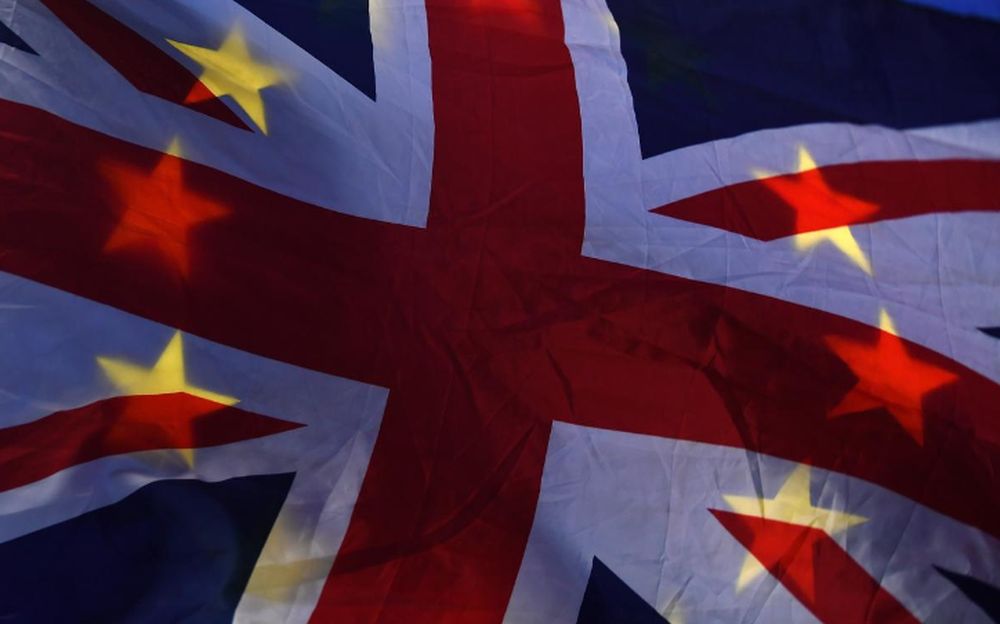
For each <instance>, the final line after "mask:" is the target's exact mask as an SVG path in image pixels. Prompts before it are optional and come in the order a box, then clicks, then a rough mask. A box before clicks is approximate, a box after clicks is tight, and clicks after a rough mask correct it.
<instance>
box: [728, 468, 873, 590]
mask: <svg viewBox="0 0 1000 624" xmlns="http://www.w3.org/2000/svg"><path fill="white" fill-rule="evenodd" d="M809 476H810V469H809V466H808V465H806V464H800V465H799V466H797V467H796V468H795V470H793V471H792V474H791V475H789V476H788V478H787V479H786V480H785V482H784V484H782V486H781V489H779V490H778V493H777V494H775V496H774V498H758V497H756V496H735V495H724V496H723V500H725V501H726V504H727V505H729V507H730V509H732V510H733V511H734V512H736V513H738V514H740V515H744V516H753V517H757V518H764V519H766V520H776V521H779V522H785V523H788V524H798V525H802V526H805V527H810V528H813V529H820V530H823V531H825V532H826V533H827V534H828V535H830V536H833V535H836V534H838V533H841V532H843V531H846V530H847V529H849V528H850V527H852V526H855V525H857V524H861V523H862V522H865V521H867V518H864V517H862V516H857V515H854V514H849V513H846V512H842V511H837V510H835V509H826V508H822V507H816V506H814V505H813V504H812V497H811V496H810V493H809ZM781 546H782V547H784V546H785V545H781ZM802 556H803V562H802V564H803V565H805V566H807V567H809V568H810V569H811V566H812V559H811V557H812V554H811V552H810V551H808V550H807V551H804V552H803V553H802ZM764 572H766V570H765V568H764V566H763V565H761V563H760V561H758V560H757V558H756V557H755V556H754V554H753V553H752V552H749V553H747V555H746V558H745V559H744V560H743V566H742V567H741V568H740V574H739V577H738V578H737V580H736V590H737V591H740V590H742V589H743V588H745V587H746V586H747V585H748V584H749V583H750V582H751V581H753V580H754V579H755V578H757V577H758V576H760V575H761V574H762V573H764Z"/></svg>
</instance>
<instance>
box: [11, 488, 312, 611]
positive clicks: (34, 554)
mask: <svg viewBox="0 0 1000 624" xmlns="http://www.w3.org/2000/svg"><path fill="white" fill-rule="evenodd" d="M292 478H293V475H291V474H283V475H264V476H253V477H241V478H237V479H230V480H228V481H222V482H219V483H205V482H202V481H194V480H172V481H158V482H155V483H152V484H150V485H147V486H145V487H143V488H142V489H140V490H138V491H137V492H135V493H134V494H132V495H131V496H129V497H127V498H125V499H124V500H122V501H120V502H118V503H116V504H114V505H110V506H108V507H103V508H101V509H97V510H94V511H91V512H88V513H86V514H83V515H82V516H79V517H76V518H73V519H71V520H67V521H66V522H63V523H61V524H57V525H55V526H51V527H48V528H45V529H42V530H40V531H37V532H35V533H30V534H28V535H25V536H23V537H20V538H18V539H16V540H13V541H11V542H7V543H4V544H0V564H2V565H0V622H5V623H8V622H9V623H13V622H18V623H21V622H23V623H31V624H37V623H39V622H52V623H57V622H72V623H74V624H76V623H81V624H82V623H90V622H93V623H95V624H97V623H100V624H109V623H115V624H117V623H121V622H135V623H142V624H160V623H162V624H168V623H169V624H174V623H176V622H185V623H188V624H209V623H212V624H215V623H219V624H221V623H223V622H226V623H229V622H232V619H233V613H234V612H235V609H236V605H237V603H238V602H239V600H240V596H241V595H242V593H243V590H244V589H245V588H246V584H247V581H248V580H249V578H250V573H251V572H252V570H253V567H254V565H255V563H256V561H257V557H258V556H259V555H260V550H261V548H262V547H263V545H264V542H265V540H266V539H267V535H268V533H270V530H271V526H272V525H273V524H274V520H275V518H276V517H277V514H278V511H279V510H280V509H281V506H282V504H283V503H284V500H285V496H286V495H287V493H288V488H289V487H290V485H291V483H292ZM81 495H82V496H85V495H86V494H85V493H82V492H81Z"/></svg>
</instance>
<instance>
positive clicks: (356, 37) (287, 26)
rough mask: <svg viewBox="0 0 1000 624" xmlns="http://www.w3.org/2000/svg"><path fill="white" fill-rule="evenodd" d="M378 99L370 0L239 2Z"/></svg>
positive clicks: (268, 0) (267, 0)
mask: <svg viewBox="0 0 1000 624" xmlns="http://www.w3.org/2000/svg"><path fill="white" fill-rule="evenodd" d="M237 2H239V3H240V4H242V5H243V6H244V7H246V9H247V10H248V11H250V12H251V13H253V14H254V15H256V16H257V17H259V18H260V19H262V20H264V21H265V22H267V23H268V24H270V26H271V27H272V28H274V29H275V30H277V31H279V32H280V33H281V34H283V35H285V36H286V37H288V38H289V39H291V40H292V41H294V42H295V43H296V44H298V46H299V47H300V48H302V49H303V50H305V51H306V52H308V53H309V54H311V55H313V56H314V57H315V58H316V59H317V60H319V61H320V62H321V63H323V64H324V65H326V66H327V67H329V68H330V69H332V70H333V71H335V72H337V73H338V74H340V76H341V77H342V78H343V79H344V80H347V81H348V82H350V83H351V84H352V85H354V86H355V87H357V88H358V90H360V91H361V92H362V93H364V94H366V95H367V96H368V97H370V98H371V99H373V100H374V99H375V61H374V58H373V56H372V34H371V28H370V25H369V24H370V21H371V20H370V18H369V15H368V0H280V1H279V0H237Z"/></svg>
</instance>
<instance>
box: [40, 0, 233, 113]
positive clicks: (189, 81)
mask: <svg viewBox="0 0 1000 624" xmlns="http://www.w3.org/2000/svg"><path fill="white" fill-rule="evenodd" d="M42 2H43V4H45V6H47V7H48V8H49V10H50V11H52V12H53V13H54V14H55V15H56V17H58V18H59V19H60V20H62V22H63V23H64V24H66V26H68V27H69V28H70V30H72V31H73V32H74V33H75V34H76V36H77V37H79V38H80V39H81V40H83V42H84V43H86V44H87V45H88V46H90V47H91V48H92V49H93V50H94V51H95V52H97V53H98V54H99V55H101V58H103V59H104V60H105V61H107V63H108V64H109V65H111V66H112V67H114V68H115V70H117V71H118V73H120V74H121V75H122V76H124V77H125V79H126V80H128V81H129V82H130V83H132V86H134V87H135V88H136V89H138V90H140V91H142V92H143V93H149V94H150V95H155V96H157V97H161V98H163V99H165V100H169V101H171V102H173V103H175V104H180V105H183V106H187V107H189V108H192V109H194V110H196V111H198V112H200V113H203V114H205V115H208V116H210V117H214V118H216V119H218V120H219V121H224V122H225V123H227V124H230V125H233V126H236V127H237V128H241V129H243V130H249V128H248V127H247V125H246V124H245V123H243V120H241V119H240V118H239V117H237V116H236V114H235V113H234V112H233V111H231V110H230V109H229V107H227V106H226V105H225V104H223V103H222V100H220V99H219V98H217V97H215V95H213V94H212V92H211V91H209V90H208V88H207V87H206V86H205V85H204V84H202V83H201V81H200V80H198V78H196V77H195V76H194V75H192V74H191V72H189V71H188V70H187V69H185V68H184V66H183V65H181V64H180V63H178V62H177V61H175V60H174V59H173V58H171V57H170V56H169V55H167V54H166V53H165V52H163V51H162V50H160V49H159V48H158V47H156V46H155V45H153V44H152V43H150V42H149V41H147V40H146V39H145V38H143V37H142V36H141V35H139V34H138V33H136V32H135V31H134V30H132V29H131V28H129V27H128V26H126V25H124V24H122V23H121V22H119V21H118V20H116V19H115V18H113V17H111V16H110V15H108V14H107V13H105V12H104V11H102V10H101V9H99V8H97V7H96V6H94V5H93V4H91V3H90V2H89V0H42ZM195 96H197V97H195Z"/></svg>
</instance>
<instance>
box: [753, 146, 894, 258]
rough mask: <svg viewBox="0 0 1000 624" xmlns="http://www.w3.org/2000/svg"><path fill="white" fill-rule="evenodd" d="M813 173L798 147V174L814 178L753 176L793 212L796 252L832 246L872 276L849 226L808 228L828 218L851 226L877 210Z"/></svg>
mask: <svg viewBox="0 0 1000 624" xmlns="http://www.w3.org/2000/svg"><path fill="white" fill-rule="evenodd" d="M816 169H817V167H816V161H815V160H813V157H812V154H810V153H809V150H807V149H806V148H805V146H800V147H799V167H798V173H800V174H802V173H808V172H810V171H815V173H814V174H811V175H807V176H798V178H797V179H795V180H789V179H787V178H786V177H783V176H772V175H771V174H770V173H769V172H765V171H755V172H754V174H755V175H756V176H757V178H758V179H762V180H764V181H765V184H767V186H768V188H770V189H771V190H772V191H774V192H775V193H776V194H777V195H778V196H780V197H781V198H782V199H784V200H785V202H786V203H787V204H788V205H789V206H791V207H792V208H793V209H794V210H795V211H796V220H797V225H798V227H797V229H798V231H799V232H801V234H796V235H795V236H794V237H793V242H794V244H795V248H796V249H798V250H799V251H808V250H810V249H812V248H813V247H815V246H817V245H819V244H822V243H824V242H829V243H832V244H833V245H834V246H835V247H836V248H837V249H839V250H840V251H841V253H843V254H844V255H845V256H847V257H848V258H849V259H850V260H851V262H853V263H854V264H855V265H857V266H858V267H859V268H860V269H861V270H862V271H864V272H865V273H867V274H868V275H871V274H872V266H871V262H870V261H869V260H868V256H867V255H866V254H865V252H864V250H862V249H861V246H860V245H858V241H857V239H856V238H854V233H852V232H851V228H850V227H849V226H847V225H842V226H840V227H833V228H827V229H821V230H814V229H813V227H811V226H810V224H811V223H816V221H817V217H822V218H828V217H829V216H830V215H831V214H835V215H837V218H838V220H840V222H841V223H845V222H850V221H849V219H857V218H860V217H863V216H865V215H868V214H871V213H873V212H875V211H877V209H878V207H877V206H875V205H874V204H871V203H869V202H866V201H862V200H860V199H858V198H856V197H851V196H850V195H846V194H844V193H840V192H838V191H836V190H834V189H832V188H831V187H830V185H829V184H827V182H826V181H825V180H824V179H823V176H822V175H821V174H820V173H819V172H818V171H816Z"/></svg>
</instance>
